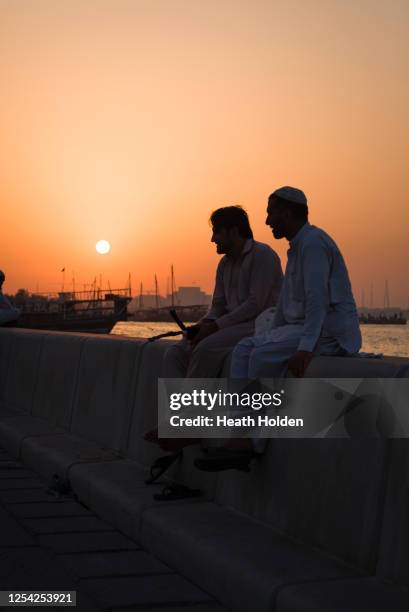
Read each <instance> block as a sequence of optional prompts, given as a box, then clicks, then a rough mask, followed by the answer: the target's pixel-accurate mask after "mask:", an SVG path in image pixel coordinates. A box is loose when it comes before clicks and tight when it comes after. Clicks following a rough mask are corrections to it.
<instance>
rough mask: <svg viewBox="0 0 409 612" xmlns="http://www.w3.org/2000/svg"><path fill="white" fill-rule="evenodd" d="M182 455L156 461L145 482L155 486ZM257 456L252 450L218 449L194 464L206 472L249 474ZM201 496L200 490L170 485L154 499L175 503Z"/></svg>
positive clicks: (173, 455)
mask: <svg viewBox="0 0 409 612" xmlns="http://www.w3.org/2000/svg"><path fill="white" fill-rule="evenodd" d="M182 454H183V451H182V450H180V451H177V452H175V453H172V454H171V455H165V456H164V457H159V458H158V459H156V461H154V463H153V464H152V466H151V470H150V477H149V478H148V479H147V480H146V481H145V482H146V484H147V485H150V484H154V483H155V482H156V481H157V480H158V479H159V478H160V477H161V476H162V475H163V474H164V473H165V472H166V471H167V470H168V469H169V468H170V467H171V466H172V465H173V464H174V463H175V462H176V461H178V460H179V459H180V458H181V457H182ZM255 456H256V455H255V453H254V452H253V451H251V450H240V451H232V450H230V449H225V448H217V449H212V450H211V451H207V456H206V457H199V458H197V459H195V460H194V462H193V463H194V465H195V467H196V468H197V469H199V470H201V471H204V472H221V471H224V470H239V471H241V472H249V471H250V463H251V461H252V460H253V459H254V458H255ZM200 495H201V492H200V489H191V488H190V487H187V486H185V485H182V484H178V483H169V484H167V485H166V486H165V487H164V488H163V489H162V492H161V493H155V494H154V495H153V498H154V499H155V500H156V501H175V500H178V499H190V498H193V497H199V496H200Z"/></svg>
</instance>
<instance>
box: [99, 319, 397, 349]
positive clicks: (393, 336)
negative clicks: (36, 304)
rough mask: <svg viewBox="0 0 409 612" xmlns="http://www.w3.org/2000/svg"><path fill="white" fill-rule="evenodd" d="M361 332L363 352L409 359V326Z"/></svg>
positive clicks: (143, 328) (125, 325)
mask: <svg viewBox="0 0 409 612" xmlns="http://www.w3.org/2000/svg"><path fill="white" fill-rule="evenodd" d="M187 325H189V324H188V323H187ZM177 329H178V327H177V326H176V324H175V323H163V322H161V323H156V322H155V323H153V322H152V323H149V322H134V321H127V322H120V323H117V324H116V325H115V327H114V328H113V330H112V332H111V333H112V334H118V335H123V336H131V337H133V338H149V337H151V336H155V335H157V334H162V333H164V332H168V331H176V330H177ZM361 331H362V350H363V351H366V352H368V353H383V354H384V355H389V356H393V357H409V325H361ZM180 337H181V336H180ZM177 339H178V336H176V337H175V338H170V340H173V341H176V340H177Z"/></svg>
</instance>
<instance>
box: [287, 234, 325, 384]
mask: <svg viewBox="0 0 409 612" xmlns="http://www.w3.org/2000/svg"><path fill="white" fill-rule="evenodd" d="M330 261H331V260H330V254H329V252H328V251H327V249H326V248H325V245H324V244H323V243H321V242H317V243H313V244H310V245H307V246H306V247H305V248H304V249H303V251H302V269H303V277H304V294H305V302H306V303H305V322H304V326H303V332H302V335H301V339H300V343H299V345H298V349H297V351H296V352H295V353H294V355H293V356H292V357H291V358H290V360H289V362H288V369H289V370H290V372H292V374H294V376H296V377H298V378H302V377H303V376H304V374H305V371H306V369H307V368H308V366H309V365H310V363H311V360H312V358H313V356H314V350H315V347H316V345H317V342H318V338H319V337H320V335H321V330H322V325H323V323H324V318H325V315H326V314H327V310H328V305H329V273H330V267H331V265H330Z"/></svg>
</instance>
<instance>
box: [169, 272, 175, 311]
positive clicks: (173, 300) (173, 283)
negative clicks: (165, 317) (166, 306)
mask: <svg viewBox="0 0 409 612" xmlns="http://www.w3.org/2000/svg"><path fill="white" fill-rule="evenodd" d="M170 279H171V281H170V286H171V303H172V308H173V307H174V305H175V289H174V286H175V274H174V271H173V264H172V265H171V266H170Z"/></svg>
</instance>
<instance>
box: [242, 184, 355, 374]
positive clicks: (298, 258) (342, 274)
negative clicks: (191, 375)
mask: <svg viewBox="0 0 409 612" xmlns="http://www.w3.org/2000/svg"><path fill="white" fill-rule="evenodd" d="M266 224H267V225H268V226H270V227H271V229H272V232H273V236H274V238H276V239H278V240H280V239H281V238H286V239H287V240H288V241H289V243H290V248H289V250H288V252H287V254H288V262H287V267H286V271H285V277H284V283H283V288H282V291H281V294H280V298H279V302H278V305H277V311H276V313H275V316H274V319H273V323H272V329H271V330H269V331H265V332H264V333H262V334H260V335H259V336H254V337H252V338H245V339H244V340H242V341H241V342H239V344H238V345H237V346H236V348H235V350H234V352H233V356H232V365H231V376H232V377H233V378H259V377H262V376H264V377H275V376H285V374H286V372H287V369H288V370H289V371H290V372H291V373H292V374H294V375H295V376H298V377H302V376H304V373H305V370H306V368H307V367H308V365H309V363H310V361H311V359H312V357H313V355H314V354H321V355H347V354H352V353H356V352H358V351H359V349H360V348H361V332H360V328H359V321H358V314H357V309H356V305H355V301H354V297H353V295H352V289H351V283H350V280H349V276H348V271H347V268H346V265H345V262H344V259H343V257H342V255H341V253H340V251H339V249H338V247H337V245H336V244H335V242H334V241H333V240H332V238H330V236H328V234H326V233H325V232H324V231H323V230H321V229H319V228H318V227H315V226H314V225H310V223H309V222H308V205H307V198H306V197H305V194H304V192H303V191H301V190H300V189H296V188H295V187H287V186H286V187H281V188H280V189H277V190H276V191H274V192H273V193H272V194H271V195H270V197H269V198H268V207H267V219H266Z"/></svg>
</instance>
